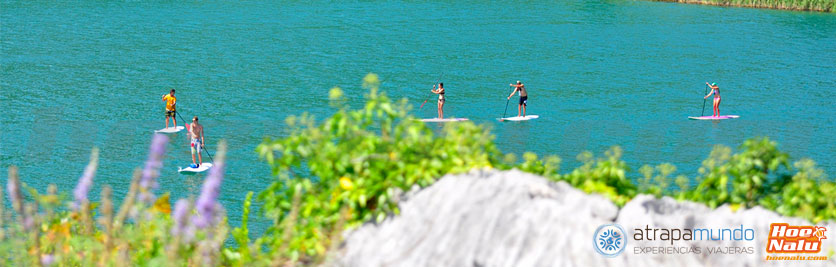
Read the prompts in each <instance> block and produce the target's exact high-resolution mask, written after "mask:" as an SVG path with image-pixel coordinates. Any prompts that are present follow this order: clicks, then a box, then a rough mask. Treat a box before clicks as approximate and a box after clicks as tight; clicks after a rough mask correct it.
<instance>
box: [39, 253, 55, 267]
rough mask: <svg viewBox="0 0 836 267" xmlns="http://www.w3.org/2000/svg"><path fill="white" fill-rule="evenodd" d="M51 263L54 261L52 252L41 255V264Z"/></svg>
mask: <svg viewBox="0 0 836 267" xmlns="http://www.w3.org/2000/svg"><path fill="white" fill-rule="evenodd" d="M53 263H55V256H52V254H43V255H41V265H43V266H50V265H52V264H53Z"/></svg>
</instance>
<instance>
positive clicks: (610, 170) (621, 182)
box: [559, 146, 638, 206]
mask: <svg viewBox="0 0 836 267" xmlns="http://www.w3.org/2000/svg"><path fill="white" fill-rule="evenodd" d="M622 153H623V151H622V150H621V147H618V146H614V147H612V148H610V149H609V150H607V151H606V152H604V157H602V158H598V159H595V158H594V155H593V154H592V153H591V152H588V151H587V152H583V153H581V154H579V155H578V157H577V159H578V161H580V162H582V163H583V164H582V165H581V166H580V167H578V168H576V169H574V170H572V172H570V173H568V174H565V175H561V176H560V178H559V180H562V181H566V182H567V183H569V184H570V185H572V186H574V187H577V188H579V189H581V190H583V191H584V192H588V193H599V194H602V195H604V196H606V197H607V198H609V199H611V200H612V201H613V202H615V204H616V205H619V206H623V205H624V204H626V203H627V202H628V201H630V199H632V198H633V196H635V195H636V193H638V190H637V187H636V185H635V184H634V183H633V182H632V181H631V180H630V179H628V178H627V176H626V173H627V171H628V168H627V163H626V162H624V161H623V160H621V156H622Z"/></svg>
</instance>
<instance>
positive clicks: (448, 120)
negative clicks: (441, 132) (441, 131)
mask: <svg viewBox="0 0 836 267" xmlns="http://www.w3.org/2000/svg"><path fill="white" fill-rule="evenodd" d="M466 120H467V118H448V119H439V118H432V119H420V121H423V122H453V121H466Z"/></svg>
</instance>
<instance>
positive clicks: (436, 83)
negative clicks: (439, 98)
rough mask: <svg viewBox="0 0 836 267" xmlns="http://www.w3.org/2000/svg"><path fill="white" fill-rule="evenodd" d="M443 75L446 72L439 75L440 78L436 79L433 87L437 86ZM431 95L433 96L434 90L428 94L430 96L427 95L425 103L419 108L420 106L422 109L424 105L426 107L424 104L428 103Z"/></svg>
mask: <svg viewBox="0 0 836 267" xmlns="http://www.w3.org/2000/svg"><path fill="white" fill-rule="evenodd" d="M443 76H444V72H442V73H441V75H439V76H438V80H435V84H434V85H433V87H435V86H436V85H438V82H440V81H441V77H443ZM431 96H433V93H432V92H430V95H428V96H427V99H425V100H424V103H421V107H419V108H418V110H421V108H423V107H424V104H426V103H427V101H430V97H431Z"/></svg>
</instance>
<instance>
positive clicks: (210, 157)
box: [174, 111, 215, 162]
mask: <svg viewBox="0 0 836 267" xmlns="http://www.w3.org/2000/svg"><path fill="white" fill-rule="evenodd" d="M174 113H177V116H179V117H180V119H181V120H183V121H184V123H185V121H186V120H184V119H183V116H180V112H177V111H175V112H174ZM186 127H190V126H188V123H186ZM186 130H187V131H188V129H186ZM203 151H206V155H208V156H209V160H211V161H212V162H215V159H213V158H212V153H210V152H209V149H207V148H206V146H203Z"/></svg>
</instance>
